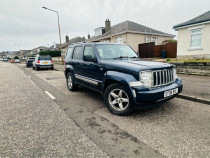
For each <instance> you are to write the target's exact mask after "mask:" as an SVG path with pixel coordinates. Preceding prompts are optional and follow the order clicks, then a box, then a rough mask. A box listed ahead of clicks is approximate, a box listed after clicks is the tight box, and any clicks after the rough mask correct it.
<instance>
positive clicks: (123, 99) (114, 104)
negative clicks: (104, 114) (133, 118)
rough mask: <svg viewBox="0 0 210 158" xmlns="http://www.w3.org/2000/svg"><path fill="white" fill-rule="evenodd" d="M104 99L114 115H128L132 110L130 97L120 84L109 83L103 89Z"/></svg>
mask: <svg viewBox="0 0 210 158" xmlns="http://www.w3.org/2000/svg"><path fill="white" fill-rule="evenodd" d="M104 99H105V102H106V105H107V108H108V109H109V111H110V112H111V113H113V114H115V115H121V116H123V115H128V114H130V113H131V112H132V110H133V107H132V105H131V97H130V96H129V94H128V91H127V89H126V88H125V87H124V86H123V85H121V84H117V83H115V84H111V85H110V86H109V87H108V88H107V89H106V91H105V95H104Z"/></svg>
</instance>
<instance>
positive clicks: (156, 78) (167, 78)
mask: <svg viewBox="0 0 210 158" xmlns="http://www.w3.org/2000/svg"><path fill="white" fill-rule="evenodd" d="M152 74H153V75H152V76H153V86H152V87H159V86H163V85H168V84H170V83H172V82H173V81H174V76H173V69H164V70H157V71H153V73H152Z"/></svg>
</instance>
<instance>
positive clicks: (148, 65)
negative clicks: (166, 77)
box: [101, 59, 173, 72]
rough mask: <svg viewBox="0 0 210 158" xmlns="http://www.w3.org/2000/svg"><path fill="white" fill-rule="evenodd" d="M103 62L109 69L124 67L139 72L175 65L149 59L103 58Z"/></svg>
mask: <svg viewBox="0 0 210 158" xmlns="http://www.w3.org/2000/svg"><path fill="white" fill-rule="evenodd" d="M101 64H104V65H106V66H107V68H109V69H123V70H128V71H134V72H139V71H141V70H158V69H164V68H169V67H173V66H172V65H171V64H168V63H163V62H157V61H148V60H140V59H133V60H130V59H128V60H103V61H101Z"/></svg>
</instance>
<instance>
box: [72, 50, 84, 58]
mask: <svg viewBox="0 0 210 158" xmlns="http://www.w3.org/2000/svg"><path fill="white" fill-rule="evenodd" d="M82 50H83V49H82V47H75V48H74V54H73V59H77V60H82V56H83V52H82Z"/></svg>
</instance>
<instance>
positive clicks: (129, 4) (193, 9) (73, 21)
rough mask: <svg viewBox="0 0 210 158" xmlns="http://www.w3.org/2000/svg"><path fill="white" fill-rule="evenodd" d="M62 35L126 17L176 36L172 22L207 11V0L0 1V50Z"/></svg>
mask: <svg viewBox="0 0 210 158" xmlns="http://www.w3.org/2000/svg"><path fill="white" fill-rule="evenodd" d="M43 6H44V7H47V8H50V9H53V10H56V11H58V12H59V17H60V28H61V41H62V43H64V42H65V36H66V35H68V36H69V38H70V39H71V38H74V37H77V36H80V37H85V38H87V35H88V34H90V35H91V36H93V35H94V29H96V28H98V27H104V25H105V22H104V21H105V20H106V19H109V20H110V21H111V25H115V24H118V23H120V22H123V21H126V20H130V21H133V22H136V23H139V24H141V25H145V26H147V27H151V28H153V29H156V30H159V31H162V32H165V33H170V34H174V35H177V32H176V31H174V30H173V29H172V27H173V26H174V25H176V24H179V23H182V22H185V21H187V20H190V19H192V18H194V17H196V16H198V15H200V14H203V13H205V12H207V11H208V10H210V2H209V0H0V52H1V51H18V50H19V49H20V50H30V49H33V48H36V47H38V46H47V47H48V46H51V45H53V44H54V43H59V34H58V21H57V15H56V13H55V12H52V11H49V10H46V9H43V8H42V7H43Z"/></svg>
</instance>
